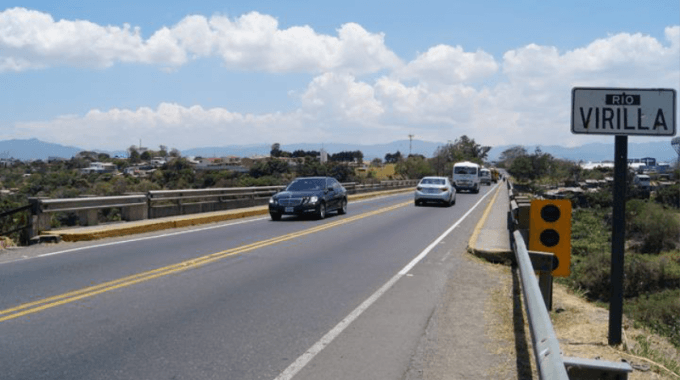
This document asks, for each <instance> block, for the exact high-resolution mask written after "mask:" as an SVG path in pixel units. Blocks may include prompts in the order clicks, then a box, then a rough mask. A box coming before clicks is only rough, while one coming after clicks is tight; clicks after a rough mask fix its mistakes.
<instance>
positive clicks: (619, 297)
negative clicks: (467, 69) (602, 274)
mask: <svg viewBox="0 0 680 380" xmlns="http://www.w3.org/2000/svg"><path fill="white" fill-rule="evenodd" d="M615 139H616V140H615V146H614V194H613V195H614V204H613V205H612V206H613V210H612V256H611V258H612V263H611V294H610V298H609V345H616V344H619V343H621V328H622V319H623V254H624V247H625V238H626V230H625V228H626V175H627V174H628V173H627V172H628V136H621V135H617V136H616V137H615Z"/></svg>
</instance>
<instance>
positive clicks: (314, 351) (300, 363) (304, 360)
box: [274, 185, 498, 380]
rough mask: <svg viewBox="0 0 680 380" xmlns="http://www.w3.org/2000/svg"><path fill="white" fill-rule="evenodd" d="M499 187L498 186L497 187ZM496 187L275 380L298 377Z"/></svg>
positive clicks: (288, 379) (490, 191) (287, 379)
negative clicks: (298, 374) (299, 373)
mask: <svg viewBox="0 0 680 380" xmlns="http://www.w3.org/2000/svg"><path fill="white" fill-rule="evenodd" d="M496 186H498V185H496ZM495 188H496V187H493V188H492V189H490V190H489V191H488V192H487V193H486V194H484V196H483V197H482V198H481V199H480V200H479V201H477V203H475V205H474V206H472V208H470V210H468V212H466V213H465V215H463V216H462V217H461V218H460V219H458V221H457V222H456V223H454V224H453V225H452V226H451V227H449V229H448V230H446V231H445V232H444V233H443V234H442V235H441V236H439V237H438V238H437V239H436V240H435V241H434V242H432V244H430V245H429V246H427V248H425V250H423V251H422V252H421V253H420V254H419V255H418V256H416V257H415V258H414V259H413V260H411V262H410V263H408V264H407V265H406V266H405V267H404V269H402V270H400V271H399V273H397V274H396V275H394V277H392V278H391V279H389V280H388V281H387V282H386V283H385V284H384V285H383V286H382V287H380V289H378V290H377V291H376V292H375V293H373V294H372V295H371V296H370V297H368V298H367V299H366V300H365V301H364V302H362V303H361V305H359V307H357V308H356V309H354V311H352V312H351V313H350V314H349V315H348V316H346V317H345V318H344V319H343V320H342V321H340V323H338V324H337V325H336V326H335V327H333V328H332V329H331V330H330V331H329V332H327V333H326V335H324V336H323V337H322V338H321V339H320V340H319V341H318V342H316V343H314V345H313V346H312V347H310V348H309V349H308V350H307V351H306V352H305V353H304V354H302V355H301V356H300V357H299V358H297V359H296V360H295V361H294V362H293V363H292V364H291V365H289V366H288V368H286V369H285V370H284V371H283V372H281V374H279V375H278V376H277V377H276V378H275V379H274V380H291V379H292V378H293V377H294V376H295V375H297V373H298V372H300V371H301V370H302V369H303V368H305V366H307V364H309V362H311V361H312V359H314V357H315V356H316V355H318V354H319V353H320V352H321V351H322V350H323V349H324V348H326V346H328V345H329V344H330V343H331V342H332V341H333V340H334V339H335V338H337V337H338V336H339V335H340V334H341V333H342V332H343V331H344V330H345V329H346V328H347V327H348V326H349V325H350V324H351V323H352V322H354V321H355V320H356V319H357V318H359V316H360V315H361V314H363V312H364V311H366V309H368V308H369V307H370V306H371V305H372V304H373V303H374V302H375V301H377V300H378V299H379V298H380V297H381V296H382V295H383V294H385V293H386V292H387V291H388V290H389V289H390V288H391V287H392V285H394V284H395V283H396V282H397V281H399V279H400V278H402V277H403V276H404V275H405V274H407V273H408V272H409V271H410V270H411V269H413V267H414V266H416V264H418V263H419V262H420V261H421V260H422V259H423V258H425V256H427V254H428V253H430V251H431V250H432V249H433V248H434V247H435V246H436V245H437V244H439V242H441V241H442V240H443V239H444V238H445V237H446V236H447V235H448V234H450V233H451V231H453V230H454V229H455V228H456V227H458V225H460V223H462V222H463V220H465V218H467V217H468V215H470V213H472V211H473V210H474V209H475V208H477V206H479V204H480V203H482V201H483V200H484V198H486V197H487V196H488V195H489V194H491V193H492V192H493V189H495Z"/></svg>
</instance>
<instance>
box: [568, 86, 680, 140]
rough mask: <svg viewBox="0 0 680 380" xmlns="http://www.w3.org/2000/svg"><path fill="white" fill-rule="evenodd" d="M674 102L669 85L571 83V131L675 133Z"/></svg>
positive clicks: (645, 134) (667, 134)
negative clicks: (618, 86)
mask: <svg viewBox="0 0 680 380" xmlns="http://www.w3.org/2000/svg"><path fill="white" fill-rule="evenodd" d="M676 104H677V101H676V93H675V90H673V89H658V88H657V89H639V88H588V87H575V88H574V89H572V92H571V132H572V133H576V134H588V135H633V136H675V131H676Z"/></svg>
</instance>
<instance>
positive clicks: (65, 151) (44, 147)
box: [0, 139, 677, 162]
mask: <svg viewBox="0 0 680 380" xmlns="http://www.w3.org/2000/svg"><path fill="white" fill-rule="evenodd" d="M444 144H445V143H438V142H430V141H421V140H413V141H412V142H411V141H409V140H399V141H393V142H391V143H387V144H375V145H359V144H333V143H331V144H310V143H300V144H288V145H286V144H282V145H281V150H284V151H288V152H293V151H296V150H305V151H312V150H313V151H320V150H321V149H322V148H323V149H325V150H326V152H328V153H329V154H333V153H339V152H343V151H356V150H360V151H361V152H362V153H363V154H364V159H365V160H368V161H370V160H372V159H374V158H380V159H384V158H385V155H386V154H388V153H390V154H394V153H396V152H401V154H402V155H403V156H407V155H408V154H409V151H410V152H412V153H413V154H422V155H423V156H425V157H432V156H433V155H434V153H435V151H436V150H437V148H438V147H439V146H442V145H444ZM513 146H514V145H503V146H496V147H493V148H492V149H491V150H490V151H489V156H488V159H489V160H490V161H496V160H498V158H499V157H500V155H501V154H502V153H503V152H504V151H505V150H507V149H509V148H511V147H513ZM536 147H537V146H536V145H530V146H525V148H526V150H527V152H528V153H533V152H534V151H535V149H536ZM538 147H540V149H541V151H543V152H545V153H549V154H551V155H552V156H553V157H557V158H563V159H567V160H572V161H586V162H587V161H605V160H609V161H611V160H613V159H614V141H613V139H612V143H611V144H604V143H591V144H585V145H582V146H579V147H574V148H565V147H562V146H558V145H540V146H538ZM83 150H84V149H81V148H78V147H72V146H63V145H59V144H53V143H47V142H44V141H40V140H38V139H29V140H5V141H0V158H15V159H19V160H22V161H29V160H38V159H40V160H47V159H48V158H49V157H61V158H66V159H69V158H71V157H74V156H75V155H76V154H78V153H79V152H81V151H83ZM96 151H97V152H100V153H107V154H109V155H110V156H111V157H114V156H121V157H125V156H127V153H126V152H124V151H113V152H112V151H106V150H96ZM270 151H271V145H268V144H257V145H228V146H221V147H204V148H193V149H186V150H183V151H182V156H201V157H224V156H238V157H251V156H254V155H269V152H270ZM628 157H629V158H643V157H654V158H656V159H657V161H660V162H672V161H675V160H676V159H677V155H676V154H675V151H674V150H673V148H672V147H671V144H670V141H668V142H663V141H662V142H647V143H632V142H629V143H628Z"/></svg>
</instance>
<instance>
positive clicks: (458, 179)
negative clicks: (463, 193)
mask: <svg viewBox="0 0 680 380" xmlns="http://www.w3.org/2000/svg"><path fill="white" fill-rule="evenodd" d="M479 169H480V167H479V165H478V164H475V163H474V162H469V161H465V162H459V163H457V164H455V165H453V186H455V187H456V191H460V190H469V191H470V192H473V193H475V194H476V193H479V177H480V175H481V173H480V170H479Z"/></svg>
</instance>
